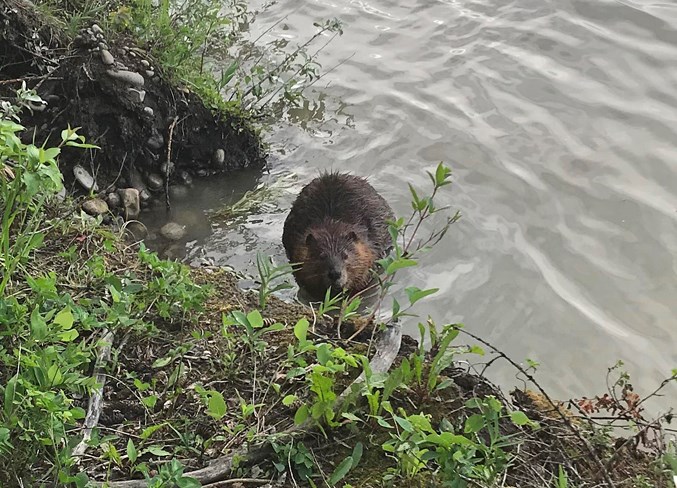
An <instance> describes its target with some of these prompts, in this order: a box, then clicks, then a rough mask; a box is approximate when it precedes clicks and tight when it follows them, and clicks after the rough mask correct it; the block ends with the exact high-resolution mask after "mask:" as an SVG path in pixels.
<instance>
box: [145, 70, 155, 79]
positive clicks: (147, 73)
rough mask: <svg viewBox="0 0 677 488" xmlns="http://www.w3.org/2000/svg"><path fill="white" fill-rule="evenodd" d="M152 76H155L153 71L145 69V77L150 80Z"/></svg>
mask: <svg viewBox="0 0 677 488" xmlns="http://www.w3.org/2000/svg"><path fill="white" fill-rule="evenodd" d="M153 76H155V71H153V70H152V69H147V70H146V77H147V78H152V77H153Z"/></svg>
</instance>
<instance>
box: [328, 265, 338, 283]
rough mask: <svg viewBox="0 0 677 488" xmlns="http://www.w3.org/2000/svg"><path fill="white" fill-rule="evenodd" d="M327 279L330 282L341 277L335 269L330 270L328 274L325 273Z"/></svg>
mask: <svg viewBox="0 0 677 488" xmlns="http://www.w3.org/2000/svg"><path fill="white" fill-rule="evenodd" d="M327 277H328V278H329V279H330V280H331V281H338V279H339V278H340V277H341V272H340V271H339V270H337V269H333V268H332V269H330V270H329V272H327Z"/></svg>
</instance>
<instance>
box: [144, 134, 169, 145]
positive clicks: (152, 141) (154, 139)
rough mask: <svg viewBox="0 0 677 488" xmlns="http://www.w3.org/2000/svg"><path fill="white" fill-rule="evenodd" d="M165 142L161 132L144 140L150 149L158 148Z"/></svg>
mask: <svg viewBox="0 0 677 488" xmlns="http://www.w3.org/2000/svg"><path fill="white" fill-rule="evenodd" d="M164 144H165V139H164V137H162V134H159V133H155V134H154V135H152V136H151V137H149V138H148V140H147V141H146V146H148V147H149V148H151V149H160V148H161V147H162V146H164Z"/></svg>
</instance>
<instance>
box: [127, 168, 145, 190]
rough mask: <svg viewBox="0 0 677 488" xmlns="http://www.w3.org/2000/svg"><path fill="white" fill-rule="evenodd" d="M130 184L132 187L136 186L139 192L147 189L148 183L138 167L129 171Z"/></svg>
mask: <svg viewBox="0 0 677 488" xmlns="http://www.w3.org/2000/svg"><path fill="white" fill-rule="evenodd" d="M129 184H130V186H131V187H132V188H136V189H137V190H139V192H141V191H143V190H145V189H146V183H144V181H143V176H141V173H140V172H139V170H138V169H136V168H132V169H131V170H130V171H129Z"/></svg>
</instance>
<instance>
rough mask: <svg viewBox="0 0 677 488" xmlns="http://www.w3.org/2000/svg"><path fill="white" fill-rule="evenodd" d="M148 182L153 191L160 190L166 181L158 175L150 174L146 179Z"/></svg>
mask: <svg viewBox="0 0 677 488" xmlns="http://www.w3.org/2000/svg"><path fill="white" fill-rule="evenodd" d="M146 181H147V182H148V186H149V187H150V189H151V190H159V189H160V188H162V185H164V183H165V180H164V179H163V178H162V176H160V175H159V174H157V173H150V174H149V175H148V176H147V177H146Z"/></svg>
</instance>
